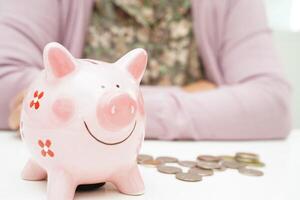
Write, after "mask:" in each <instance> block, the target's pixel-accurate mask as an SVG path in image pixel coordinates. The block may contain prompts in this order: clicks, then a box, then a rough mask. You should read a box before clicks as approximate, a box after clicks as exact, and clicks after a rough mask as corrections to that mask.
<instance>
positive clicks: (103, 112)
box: [97, 93, 137, 131]
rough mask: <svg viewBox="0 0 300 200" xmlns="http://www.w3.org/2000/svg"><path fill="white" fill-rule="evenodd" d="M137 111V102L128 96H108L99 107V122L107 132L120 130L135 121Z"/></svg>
mask: <svg viewBox="0 0 300 200" xmlns="http://www.w3.org/2000/svg"><path fill="white" fill-rule="evenodd" d="M136 109H137V103H136V101H135V100H134V99H133V98H131V97H130V96H129V95H128V94H126V93H122V94H113V95H111V94H106V95H104V97H103V98H101V99H100V100H99V103H98V106H97V118H98V122H99V124H100V126H101V127H103V128H104V129H106V130H109V131H117V130H120V129H122V128H124V127H126V126H128V125H129V124H130V123H131V122H132V121H133V120H134V118H135V115H136Z"/></svg>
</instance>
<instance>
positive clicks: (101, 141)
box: [83, 121, 136, 145]
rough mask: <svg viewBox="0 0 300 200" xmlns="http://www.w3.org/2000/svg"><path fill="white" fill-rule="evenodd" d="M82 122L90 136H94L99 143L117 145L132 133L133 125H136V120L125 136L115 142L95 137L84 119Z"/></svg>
mask: <svg viewBox="0 0 300 200" xmlns="http://www.w3.org/2000/svg"><path fill="white" fill-rule="evenodd" d="M83 122H84V126H85V128H86V130H87V132H88V133H89V134H90V136H92V138H94V139H95V140H96V141H97V142H100V143H102V144H105V145H117V144H121V143H123V142H125V141H126V140H127V139H128V138H130V136H131V135H132V134H133V132H134V129H135V127H136V121H135V122H134V125H133V128H132V130H131V131H130V132H129V133H128V134H127V136H126V137H125V138H124V139H122V140H120V141H117V142H108V141H104V140H103V139H100V138H97V137H96V136H95V135H94V134H93V133H92V132H91V131H90V129H89V127H88V125H87V123H86V122H85V121H83Z"/></svg>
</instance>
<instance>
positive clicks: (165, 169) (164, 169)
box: [157, 165, 182, 174]
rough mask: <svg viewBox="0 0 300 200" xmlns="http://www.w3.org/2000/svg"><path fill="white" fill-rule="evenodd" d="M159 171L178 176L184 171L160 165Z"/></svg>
mask: <svg viewBox="0 0 300 200" xmlns="http://www.w3.org/2000/svg"><path fill="white" fill-rule="evenodd" d="M157 170H158V171H159V172H161V173H164V174H177V173H180V172H182V169H181V168H179V167H173V166H167V165H159V166H158V167H157Z"/></svg>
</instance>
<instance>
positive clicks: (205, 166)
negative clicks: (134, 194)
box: [197, 161, 221, 169]
mask: <svg viewBox="0 0 300 200" xmlns="http://www.w3.org/2000/svg"><path fill="white" fill-rule="evenodd" d="M197 167H200V168H202V169H217V168H220V167H221V164H220V163H219V162H205V161H198V163H197Z"/></svg>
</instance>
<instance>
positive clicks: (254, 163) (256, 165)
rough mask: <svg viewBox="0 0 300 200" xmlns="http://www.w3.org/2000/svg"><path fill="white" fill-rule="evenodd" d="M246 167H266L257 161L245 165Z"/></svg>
mask: <svg viewBox="0 0 300 200" xmlns="http://www.w3.org/2000/svg"><path fill="white" fill-rule="evenodd" d="M247 166H251V167H264V166H266V164H265V163H263V162H260V161H259V162H253V163H247Z"/></svg>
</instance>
